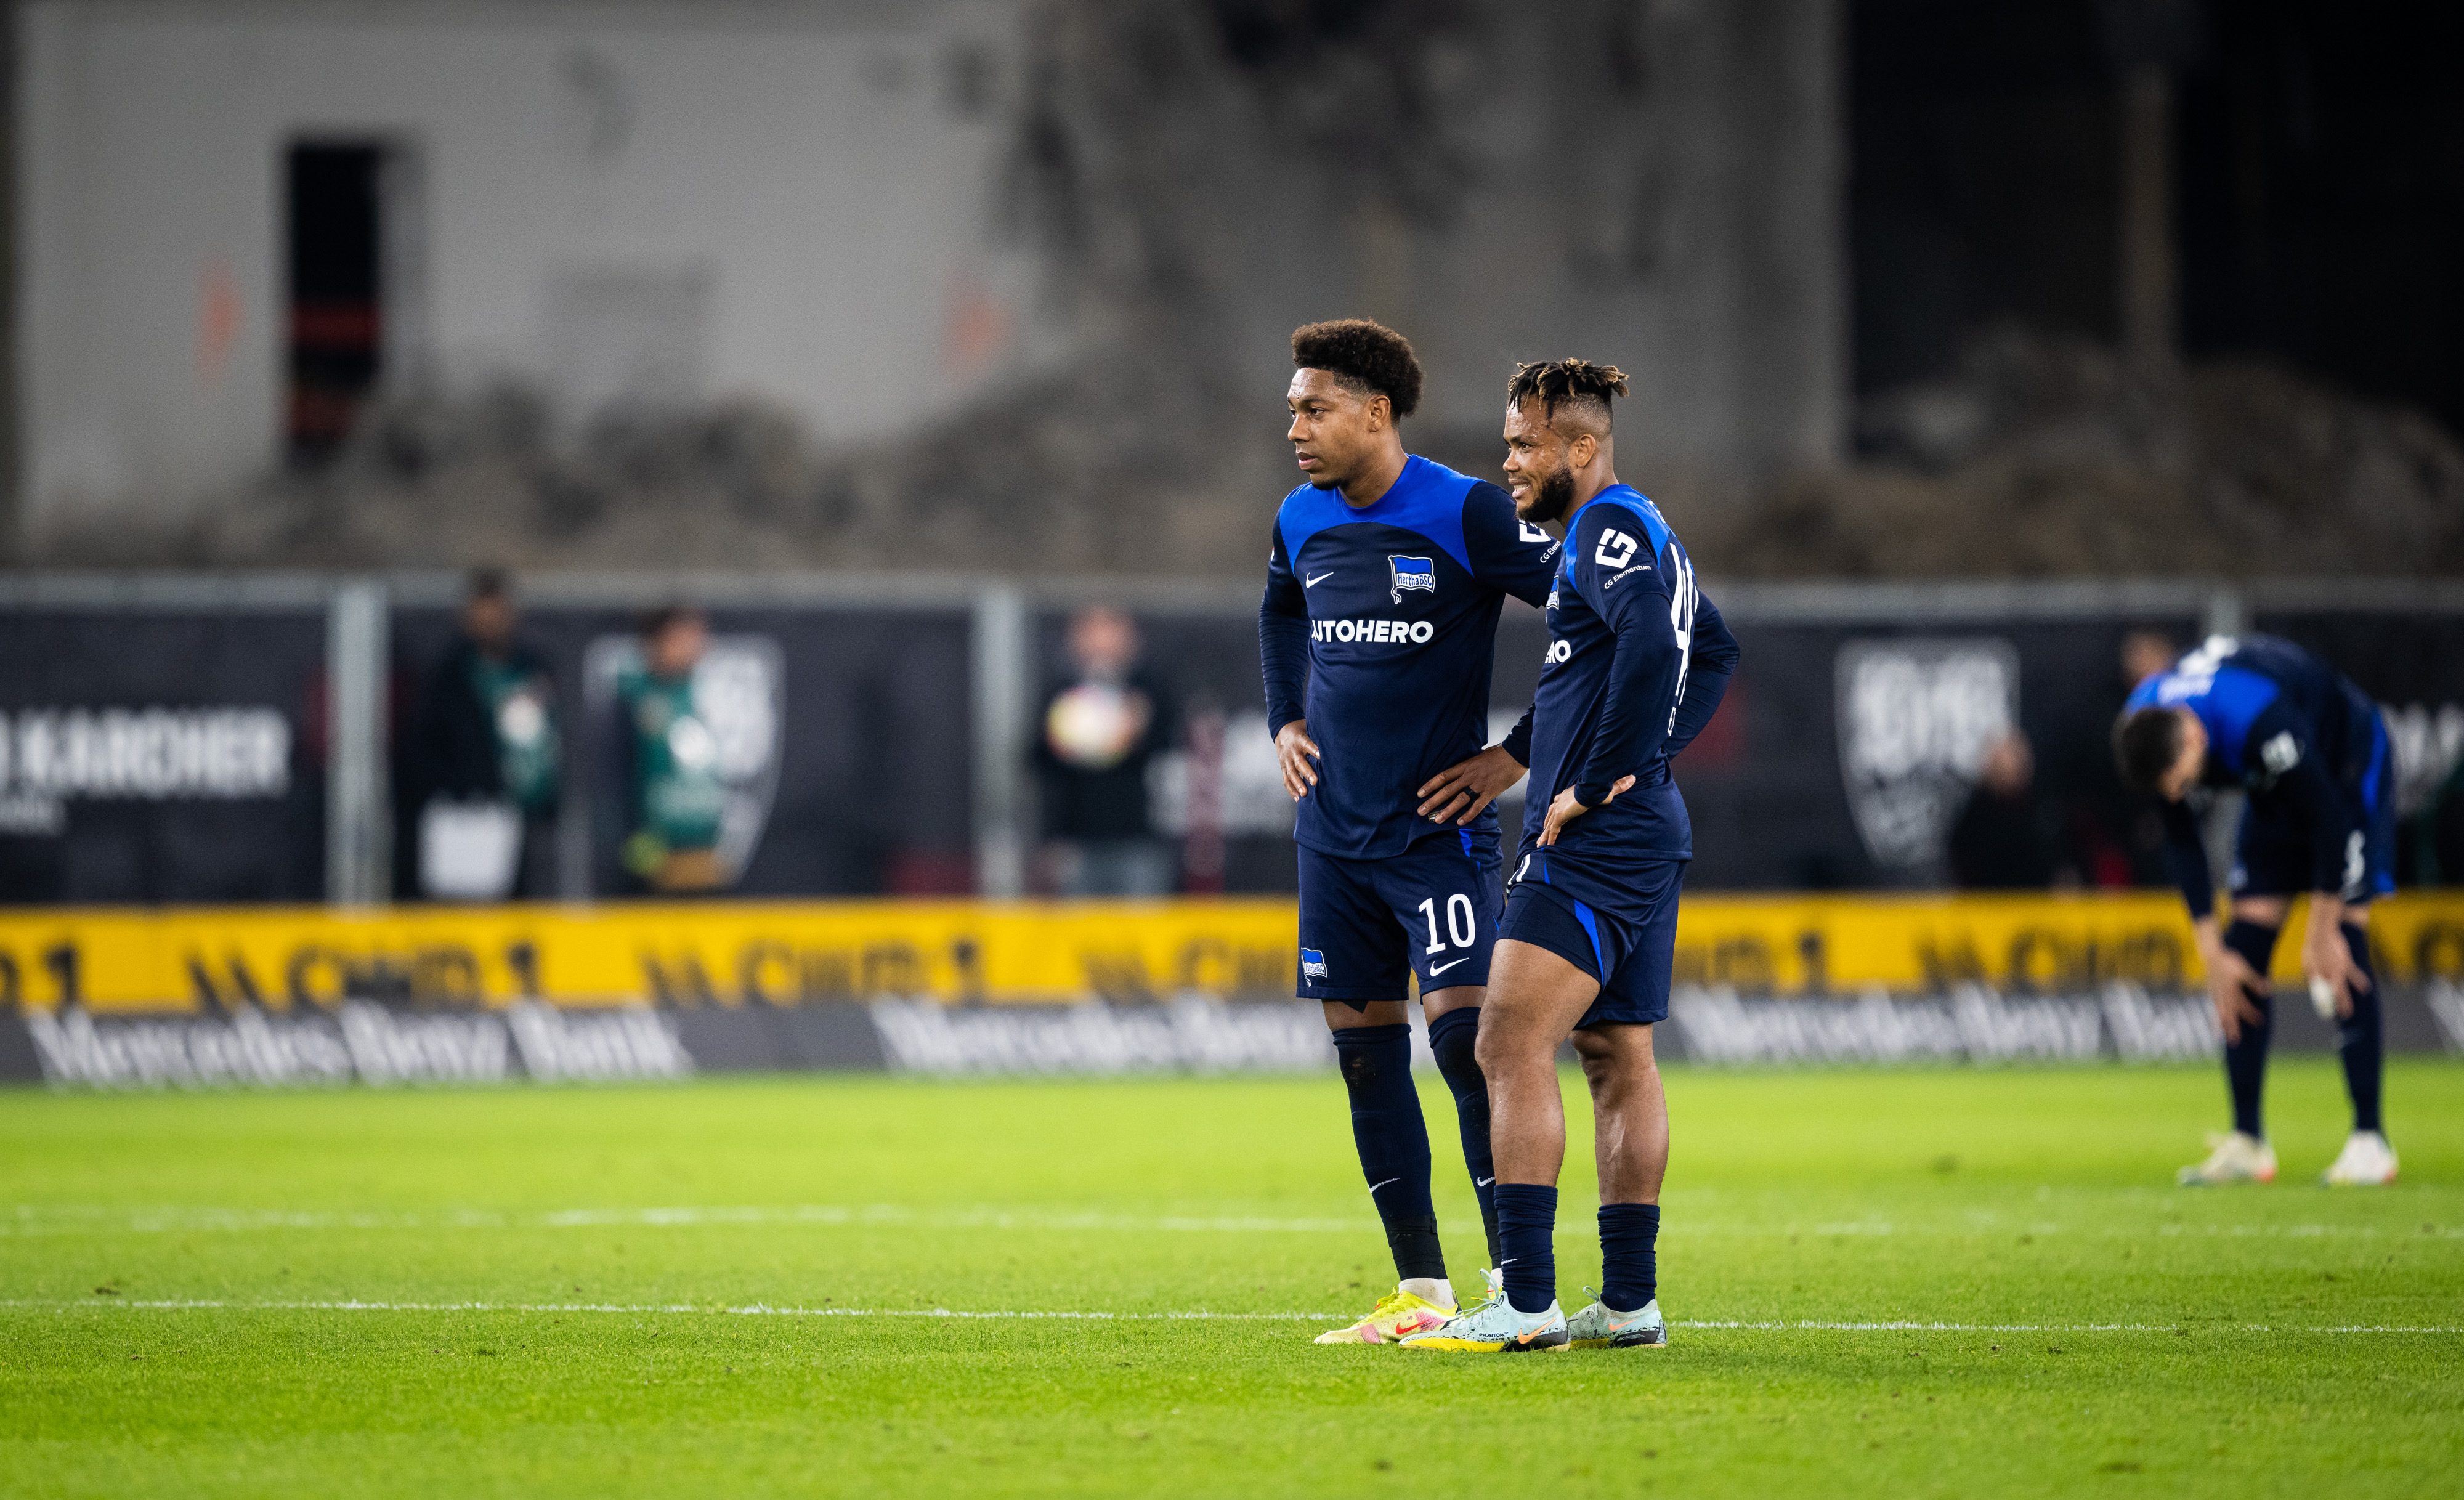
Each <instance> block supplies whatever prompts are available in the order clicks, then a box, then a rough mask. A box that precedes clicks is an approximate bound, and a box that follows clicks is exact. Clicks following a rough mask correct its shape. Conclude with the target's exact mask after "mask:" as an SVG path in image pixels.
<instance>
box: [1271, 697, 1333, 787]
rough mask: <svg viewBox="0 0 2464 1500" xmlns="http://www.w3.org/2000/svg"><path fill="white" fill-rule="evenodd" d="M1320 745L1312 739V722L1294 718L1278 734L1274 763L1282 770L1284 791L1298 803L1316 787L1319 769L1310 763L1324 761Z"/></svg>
mask: <svg viewBox="0 0 2464 1500" xmlns="http://www.w3.org/2000/svg"><path fill="white" fill-rule="evenodd" d="M1324 759H1325V756H1324V754H1323V753H1322V752H1320V751H1319V749H1318V747H1317V741H1316V740H1314V739H1310V738H1309V720H1307V719H1302V718H1295V719H1293V720H1292V721H1291V722H1289V723H1287V724H1286V725H1285V726H1284V727H1283V728H1281V729H1279V730H1277V731H1275V761H1276V762H1277V763H1278V764H1279V765H1281V766H1282V767H1283V772H1284V790H1286V791H1287V792H1289V793H1291V794H1292V801H1294V802H1298V801H1300V800H1301V799H1302V798H1304V797H1306V796H1308V795H1309V788H1310V787H1312V786H1315V785H1316V784H1317V767H1316V766H1314V765H1311V764H1309V762H1310V761H1322V760H1324Z"/></svg>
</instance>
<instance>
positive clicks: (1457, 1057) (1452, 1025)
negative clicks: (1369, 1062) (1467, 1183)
mask: <svg viewBox="0 0 2464 1500" xmlns="http://www.w3.org/2000/svg"><path fill="white" fill-rule="evenodd" d="M1479 1036H1480V1007H1479V1006H1478V1005H1472V1006H1468V1007H1466V1008H1464V1009H1462V1010H1449V1011H1447V1012H1446V1013H1445V1014H1444V1015H1442V1016H1440V1017H1438V1018H1437V1019H1436V1020H1435V1021H1432V1022H1430V1023H1429V1050H1430V1051H1432V1052H1434V1053H1436V1054H1437V1059H1438V1071H1439V1072H1440V1073H1441V1074H1442V1075H1444V1077H1445V1080H1446V1092H1448V1093H1451V1094H1453V1095H1454V1096H1455V1125H1456V1126H1457V1128H1458V1129H1460V1130H1461V1131H1462V1133H1463V1165H1464V1166H1466V1167H1468V1168H1470V1169H1471V1190H1472V1193H1473V1194H1474V1195H1475V1196H1476V1197H1478V1198H1479V1199H1480V1222H1481V1226H1482V1227H1483V1228H1485V1229H1486V1230H1487V1231H1488V1263H1489V1264H1490V1265H1491V1266H1494V1265H1496V1264H1497V1262H1498V1259H1499V1255H1500V1252H1499V1250H1498V1247H1497V1166H1496V1160H1495V1158H1493V1157H1492V1156H1491V1155H1490V1153H1489V1146H1488V1079H1487V1078H1485V1076H1483V1075H1482V1073H1481V1070H1480V1064H1479V1063H1477V1062H1475V1061H1473V1059H1472V1050H1473V1044H1474V1043H1475V1042H1476V1041H1477V1040H1478V1038H1479Z"/></svg>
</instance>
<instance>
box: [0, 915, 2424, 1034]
mask: <svg viewBox="0 0 2464 1500" xmlns="http://www.w3.org/2000/svg"><path fill="white" fill-rule="evenodd" d="M2299 921H2300V914H2299V912H2298V911H2297V912H2296V914H2295V915H2294V917H2293V923H2294V924H2297V925H2290V926H2288V929H2287V931H2288V937H2287V938H2286V940H2285V941H2284V942H2282V943H2280V944H2279V945H2278V947H2277V961H2276V972H2277V975H2278V976H2279V977H2282V978H2292V977H2295V976H2296V975H2297V974H2298V972H2299V969H2298V954H2297V951H2296V950H2297V948H2298V943H2297V941H2296V940H2295V935H2298V932H2299V927H2298V923H2299ZM1294 923H1295V916H1294V911H1293V906H1292V903H1291V902H1290V901H1289V900H1287V899H1246V898H1231V899H1223V900H1181V901H1162V902H1148V903H1119V904H1111V903H1092V904H1067V905H1064V904H1046V903H1022V904H1015V905H1011V904H1000V903H991V902H977V901H960V900H953V901H932V900H914V901H778V902H751V901H746V902H694V903H673V904H671V903H629V902H628V903H621V904H617V903H611V904H605V905H591V906H581V905H576V906H562V905H549V904H542V905H529V906H498V907H482V908H466V907H397V908H387V909H378V910H373V911H367V912H345V911H337V910H331V909H326V908H321V907H319V908H297V907H292V908H266V907H244V908H186V909H166V910H143V909H76V908H66V909H55V910H42V911H34V910H23V909H21V910H19V911H15V912H11V913H8V914H5V915H0V1008H6V1007H8V1006H11V1005H27V1006H35V1007H43V1008H49V1007H52V1006H55V1005H56V1004H59V1003H60V1002H62V1001H63V1000H76V1001H78V1002H81V1003H83V1004H85V1005H86V1006H87V1007H88V1008H89V1009H91V1010H93V1011H95V1012H98V1013H100V1012H108V1011H151V1012H163V1011H191V1010H211V1009H214V1008H217V1007H219V1006H230V1005H235V1004H240V1003H243V1002H246V1003H253V1004H260V1005H263V1006H266V1007H268V1008H271V1009H275V1010H285V1009H292V1008H295V1007H301V1006H312V1005H313V1006H320V1007H321V1006H330V1005H333V1004H337V1003H339V1002H340V1001H341V1000H342V999H344V998H345V997H357V998H365V999H375V1000H390V1001H396V1002H401V1003H405V1004H412V1005H415V1006H435V1007H443V1008H464V1007H470V1006H474V1005H504V1004H511V1003H513V1002H514V1001H516V1000H518V999H521V998H523V997H526V996H527V997H538V998H541V999H546V1000H551V1001H555V1002H558V1003H560V1004H579V1005H592V1004H617V1003H626V1002H633V1001H640V1000H653V1001H667V1002H672V1003H676V1004H811V1003H820V1002H827V1001H843V1000H859V999H871V998H874V997H877V996H883V995H897V996H934V997H937V998H939V999H942V1000H944V1001H950V1002H961V1003H964V1002H986V1003H996V1004H1005V1003H1029V1004H1032V1003H1055V1002H1066V1001H1074V1000H1079V999H1083V998H1086V997H1088V996H1089V995H1096V996H1101V997H1103V998H1105V999H1108V1000H1112V1001H1130V1002H1135V1001H1138V1000H1143V999H1147V998H1151V997H1155V996H1163V995H1170V994H1174V993H1177V992H1180V991H1184V990H1197V991H1201V992H1204V993H1209V994H1216V995H1226V996H1238V997H1244V998H1262V997H1267V996H1274V995H1289V994H1290V993H1291V984H1292V978H1293V967H1294V961H1295V950H1296V948H1297V942H1296V940H1295V937H1294ZM2371 930H2372V939H2373V946H2374V947H2375V949H2376V951H2377V959H2378V964H2379V972H2380V973H2381V974H2382V975H2383V976H2385V977H2387V978H2388V979H2391V980H2394V981H2397V982H2409V981H2412V980H2416V979H2422V978H2428V977H2431V976H2433V975H2443V976H2450V977H2453V976H2458V975H2464V892H2457V893H2408V894H2405V895H2402V896H2398V897H2396V898H2393V899H2390V900H2387V901H2383V902H2380V903H2379V904H2378V907H2377V910H2376V911H2374V912H2373V914H2372V918H2371ZM1677 978H1678V980H1679V981H1680V982H1698V983H1712V984H1724V983H1725V984H1734V985H1736V986H1738V987H1739V988H1740V989H1743V990H1746V991H1749V992H1771V993H1778V994H1802V993H1820V992H1833V993H1837V992H1840V991H1856V990H1861V989H1865V988H1869V987H1872V986H1876V985H1880V986H1882V987H1885V988H1888V989H1891V990H1896V991H1912V990H1931V989H1938V988H1942V987H1945V986H1947V985H1951V984H1957V983H1962V982H1983V983H1987V984H1991V985H1993V986H1996V987H1998V988H2002V989H2005V990H2015V991H2035V992H2048V991H2065V992H2078V991H2080V990H2085V989H2090V988H2094V987H2096V986H2098V985H2101V984H2103V983H2106V982H2112V981H2116V980H2121V981H2127V982H2135V983H2138V984H2141V985H2144V986H2145V987H2147V988H2150V989H2168V988H2174V987H2178V986H2180V985H2182V984H2184V983H2186V982H2194V981H2195V980H2196V979H2197V963H2196V960H2195V957H2194V954H2193V951H2192V947H2191V941H2190V927H2189V920H2188V919H2187V917H2186V916H2185V915H2184V914H2183V911H2182V907H2181V903H2180V902H2179V901H2178V900H2176V899H2174V898H2173V897H2171V896H2169V895H2166V894H2163V893H2127V894H2102V893H2082V894H2078V895H2066V896H1972V895H1971V896H1951V895H1909V896H1899V895H1860V896H1794V895H1774V896H1739V895H1718V894H1705V895H1700V896H1688V897H1687V898H1686V899H1685V903H1684V906H1683V913H1682V915H1681V918H1680V920H1679V923H1678V952H1677Z"/></svg>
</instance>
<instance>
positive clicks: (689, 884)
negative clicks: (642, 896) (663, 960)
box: [616, 605, 727, 893]
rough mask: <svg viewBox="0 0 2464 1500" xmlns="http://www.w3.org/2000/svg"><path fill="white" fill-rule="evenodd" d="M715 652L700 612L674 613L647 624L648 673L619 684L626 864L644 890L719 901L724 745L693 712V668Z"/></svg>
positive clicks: (623, 677) (626, 675)
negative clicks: (705, 895)
mask: <svg viewBox="0 0 2464 1500" xmlns="http://www.w3.org/2000/svg"><path fill="white" fill-rule="evenodd" d="M709 646H710V622H709V621H708V620H707V619H706V618H704V616H703V615H702V613H701V611H700V610H698V609H695V608H693V607H690V606H685V605H674V606H670V607H667V608H664V609H659V610H656V611H653V612H652V613H651V614H650V616H649V618H648V619H646V620H645V621H644V622H643V625H642V661H641V665H640V666H639V667H628V668H627V669H626V670H625V671H624V672H623V673H620V674H619V676H618V677H617V681H616V702H617V711H618V714H619V716H620V717H621V719H622V724H621V730H622V733H621V737H620V739H621V743H622V744H623V746H624V751H625V759H626V761H627V764H626V766H625V773H626V774H625V787H626V792H627V811H628V815H629V820H630V827H629V829H628V831H627V835H626V838H625V844H624V850H623V859H624V865H625V871H626V874H627V876H628V877H630V879H631V880H632V881H633V882H634V885H635V889H636V890H640V891H651V892H661V893H683V892H693V891H712V890H715V889H717V888H718V887H719V886H721V885H724V884H725V883H726V881H727V872H726V871H725V870H724V869H723V868H722V867H721V865H720V864H719V860H718V833H719V824H720V820H721V815H722V814H723V813H724V812H725V810H726V806H727V787H726V784H725V783H723V782H722V781H721V780H720V779H719V772H718V739H717V737H716V736H715V735H713V734H712V733H711V730H710V726H709V725H708V724H706V723H704V722H703V721H702V719H701V718H700V717H698V716H697V715H696V714H695V713H694V708H693V668H694V667H695V666H696V665H698V664H699V663H700V661H701V658H702V653H703V651H706V650H708V649H709Z"/></svg>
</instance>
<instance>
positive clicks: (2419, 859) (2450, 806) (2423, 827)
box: [2403, 760, 2464, 886]
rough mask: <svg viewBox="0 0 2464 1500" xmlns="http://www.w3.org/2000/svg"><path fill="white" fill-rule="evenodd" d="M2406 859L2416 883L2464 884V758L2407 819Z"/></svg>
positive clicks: (2406, 866) (2405, 829)
mask: <svg viewBox="0 0 2464 1500" xmlns="http://www.w3.org/2000/svg"><path fill="white" fill-rule="evenodd" d="M2403 833H2404V835H2405V838H2404V842H2405V845H2406V846H2407V852H2408V853H2409V855H2410V856H2411V857H2410V858H2409V859H2408V860H2406V861H2405V862H2404V866H2405V871H2406V872H2407V874H2409V876H2410V880H2409V884H2412V885H2417V886H2464V760H2459V761H2456V762H2455V769H2453V771H2450V772H2449V773H2448V774H2447V780H2446V781H2444V782H2441V783H2439V784H2438V787H2437V789H2436V790H2435V791H2432V792H2431V794H2430V801H2429V802H2428V803H2426V804H2424V805H2422V808H2421V810H2420V811H2419V812H2416V813H2414V814H2413V815H2412V816H2411V817H2409V818H2408V819H2406V820H2405V827H2404V829H2403Z"/></svg>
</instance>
